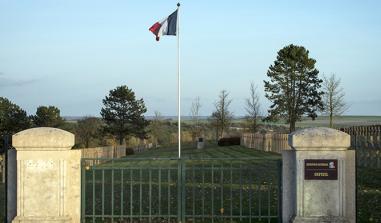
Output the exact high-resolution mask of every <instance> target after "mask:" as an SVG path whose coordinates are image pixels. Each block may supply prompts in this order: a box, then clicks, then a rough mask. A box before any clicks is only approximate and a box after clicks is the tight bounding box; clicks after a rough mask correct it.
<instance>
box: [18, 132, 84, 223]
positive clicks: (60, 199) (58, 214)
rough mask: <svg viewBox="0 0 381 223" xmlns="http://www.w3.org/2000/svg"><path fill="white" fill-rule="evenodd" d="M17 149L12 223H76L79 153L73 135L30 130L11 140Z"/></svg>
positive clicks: (78, 201) (78, 217) (78, 207)
mask: <svg viewBox="0 0 381 223" xmlns="http://www.w3.org/2000/svg"><path fill="white" fill-rule="evenodd" d="M12 144H13V147H15V148H16V150H17V216H16V217H15V218H14V220H13V222H17V223H18V222H20V223H21V222H28V223H29V222H44V223H45V222H46V223H48V222H70V223H72V222H73V223H74V222H75V223H76V222H80V207H81V206H80V195H81V194H80V188H81V187H80V184H81V180H80V176H81V174H80V160H81V153H80V150H71V148H72V146H73V145H74V135H73V134H71V133H69V132H66V131H64V130H61V129H55V128H46V127H44V128H32V129H28V130H24V131H21V132H19V133H17V134H15V135H13V138H12Z"/></svg>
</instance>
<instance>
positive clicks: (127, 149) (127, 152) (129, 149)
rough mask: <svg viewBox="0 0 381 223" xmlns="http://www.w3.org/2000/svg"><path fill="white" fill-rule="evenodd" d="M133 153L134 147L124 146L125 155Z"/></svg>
mask: <svg viewBox="0 0 381 223" xmlns="http://www.w3.org/2000/svg"><path fill="white" fill-rule="evenodd" d="M133 154H134V149H133V148H126V156H128V155H133Z"/></svg>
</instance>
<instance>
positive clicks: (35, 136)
mask: <svg viewBox="0 0 381 223" xmlns="http://www.w3.org/2000/svg"><path fill="white" fill-rule="evenodd" d="M12 145H13V147H15V148H16V150H70V149H71V147H73V145H74V134H72V133H70V132H67V131H64V130H62V129H57V128H50V127H39V128H31V129H27V130H24V131H21V132H18V133H16V134H14V135H13V136H12Z"/></svg>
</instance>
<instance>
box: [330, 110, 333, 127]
mask: <svg viewBox="0 0 381 223" xmlns="http://www.w3.org/2000/svg"><path fill="white" fill-rule="evenodd" d="M329 127H330V128H333V114H332V113H330V114H329Z"/></svg>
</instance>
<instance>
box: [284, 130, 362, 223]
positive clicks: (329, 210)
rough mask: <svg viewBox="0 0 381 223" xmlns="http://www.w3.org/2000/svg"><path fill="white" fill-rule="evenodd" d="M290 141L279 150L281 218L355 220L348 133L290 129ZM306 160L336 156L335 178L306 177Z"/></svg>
mask: <svg viewBox="0 0 381 223" xmlns="http://www.w3.org/2000/svg"><path fill="white" fill-rule="evenodd" d="M289 145H290V146H291V148H292V149H291V150H290V151H284V152H283V153H282V159H283V182H282V184H283V201H282V202H283V213H282V219H283V222H295V223H297V222H305V223H309V222H311V223H312V222H350V223H354V222H356V207H355V194H356V188H355V156H354V151H351V150H348V148H349V146H350V136H349V135H348V134H346V133H344V132H340V131H338V130H334V129H330V128H309V129H303V130H300V131H296V132H293V133H291V134H290V136H289ZM306 160H316V162H317V163H319V162H322V161H324V160H337V178H334V179H328V178H325V179H322V178H320V179H309V178H307V177H306V176H305V165H306ZM318 160H320V161H318ZM316 171H317V172H319V171H321V172H324V170H316ZM306 178H307V179H306Z"/></svg>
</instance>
